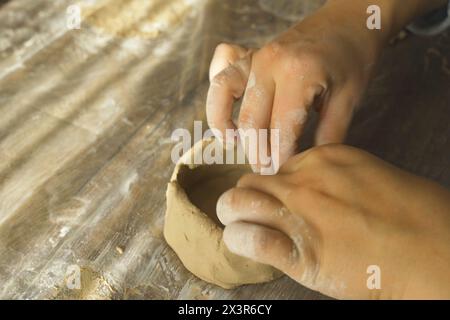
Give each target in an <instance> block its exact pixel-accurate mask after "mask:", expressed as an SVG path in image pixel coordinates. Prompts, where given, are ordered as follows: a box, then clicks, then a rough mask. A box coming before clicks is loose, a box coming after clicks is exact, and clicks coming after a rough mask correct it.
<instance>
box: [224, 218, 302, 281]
mask: <svg viewBox="0 0 450 320" xmlns="http://www.w3.org/2000/svg"><path fill="white" fill-rule="evenodd" d="M223 240H224V242H225V244H226V246H227V247H228V249H229V250H230V251H231V252H233V253H235V254H237V255H240V256H244V257H246V258H249V259H252V260H254V261H257V262H260V263H264V264H269V265H271V266H273V267H275V268H277V269H279V270H281V271H283V272H285V273H289V271H290V270H291V269H292V266H293V264H295V262H296V261H295V257H297V249H296V247H295V245H294V243H293V242H292V241H291V239H290V238H289V237H288V236H286V235H285V234H283V233H282V232H280V231H278V230H275V229H271V228H268V227H264V226H261V225H257V224H252V223H247V222H233V223H231V224H229V225H227V226H226V227H225V230H224V233H223Z"/></svg>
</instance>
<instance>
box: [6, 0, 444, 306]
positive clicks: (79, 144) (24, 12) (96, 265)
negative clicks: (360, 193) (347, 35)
mask: <svg viewBox="0 0 450 320" xmlns="http://www.w3.org/2000/svg"><path fill="white" fill-rule="evenodd" d="M80 2H81V3H86V6H83V23H82V26H81V29H80V30H67V28H66V27H65V25H66V8H67V6H68V5H70V4H72V3H74V1H69V0H61V1H58V2H57V3H55V2H54V1H50V0H36V1H28V0H12V1H9V2H7V3H6V4H3V5H2V6H0V28H1V29H2V32H1V34H0V114H1V116H0V298H62V299H64V298H92V299H109V298H113V299H118V298H129V299H133V298H145V299H154V298H158V299H176V298H191V299H211V298H216V299H221V298H233V299H264V298H280V299H324V298H326V297H324V296H322V295H320V294H318V293H315V292H312V291H310V290H308V289H305V288H303V287H302V286H300V285H298V284H296V283H295V282H293V281H292V280H290V279H288V278H287V277H284V278H282V279H280V280H277V281H274V282H271V283H267V284H262V285H254V286H243V287H240V288H238V289H235V290H223V289H220V288H218V287H216V286H213V285H209V284H207V283H205V282H203V281H201V280H199V279H197V278H196V277H194V276H193V275H191V274H190V273H189V272H187V271H186V270H185V269H184V267H183V266H182V265H181V263H180V261H179V260H178V258H177V257H176V255H175V254H174V253H173V252H172V251H171V249H170V248H168V246H167V245H166V244H165V242H164V239H163V237H162V226H163V218H164V211H165V189H166V184H167V182H168V179H169V177H170V175H171V172H172V170H173V167H174V165H173V164H172V162H171V160H170V151H171V147H172V143H171V141H170V134H171V133H172V131H173V130H174V129H176V128H188V129H189V128H191V126H192V122H193V121H194V120H201V119H204V101H205V92H206V89H207V78H206V74H207V67H208V63H209V60H210V57H211V54H212V51H213V48H214V47H215V45H216V44H217V43H219V42H221V41H228V42H237V43H240V44H243V45H247V46H252V47H257V46H259V45H261V44H262V43H264V42H265V41H267V39H270V38H271V37H273V36H274V35H275V34H277V33H279V32H280V31H282V30H284V29H285V28H287V27H288V26H289V25H290V23H292V19H293V18H292V15H291V16H289V17H288V18H286V19H284V18H283V14H282V13H283V12H284V11H283V10H281V9H280V8H268V7H267V1H256V0H255V1H252V0H248V1H233V6H231V5H229V4H227V3H230V2H224V1H206V0H205V1H203V0H197V1H195V0H191V1H182V0H174V1H163V0H154V1H151V2H150V5H148V7H147V8H146V10H142V11H143V12H144V14H138V12H135V11H133V10H134V9H133V7H132V4H131V3H130V2H126V1H123V2H122V3H125V7H124V8H123V10H115V9H117V3H118V1H113V0H103V1H100V0H99V1H87V0H86V1H80ZM300 2H301V1H300ZM278 9H279V10H278ZM120 12H132V13H133V14H131V15H130V16H129V17H128V18H127V17H123V16H122V17H120ZM290 13H292V12H290ZM300 15H301V13H299V16H300ZM125 18H126V19H129V20H127V21H128V23H126V24H120V23H117V22H120V21H123V20H120V21H119V19H125ZM141 26H142V28H141ZM449 59H450V33H449V32H446V33H444V34H442V35H439V36H437V37H434V38H418V37H414V36H409V37H407V38H406V39H404V40H402V41H400V42H398V43H396V44H395V45H393V46H391V47H389V48H388V49H387V50H386V52H385V55H384V57H383V59H382V62H381V64H380V68H379V72H378V75H377V76H376V77H375V79H374V81H373V82H372V84H371V87H370V89H369V92H368V94H367V97H366V99H365V100H364V101H363V103H362V105H361V109H360V110H359V112H358V114H357V115H356V117H355V120H354V123H353V126H352V128H351V130H350V135H349V139H348V142H349V143H350V144H352V145H355V146H358V147H361V148H364V149H366V150H368V151H370V152H372V153H375V154H376V155H378V156H380V157H382V158H383V159H386V160H388V161H390V162H392V163H394V164H395V165H398V166H400V167H402V168H405V169H406V170H409V171H411V172H414V173H416V174H419V175H422V176H426V177H429V178H431V179H434V180H436V181H438V182H439V183H441V184H443V185H445V186H447V187H450V170H449V168H450V140H449V136H450V121H449V113H450V91H449V88H450V64H449ZM312 126H313V121H312V122H311V123H310V126H309V129H308V132H307V134H306V136H305V139H304V140H303V142H302V145H303V148H306V147H308V146H310V141H311V132H312ZM199 259H202V257H199ZM72 265H76V266H79V268H80V270H81V278H82V283H81V284H82V287H81V289H80V290H73V289H69V288H68V287H67V285H66V273H67V270H68V268H70V266H72Z"/></svg>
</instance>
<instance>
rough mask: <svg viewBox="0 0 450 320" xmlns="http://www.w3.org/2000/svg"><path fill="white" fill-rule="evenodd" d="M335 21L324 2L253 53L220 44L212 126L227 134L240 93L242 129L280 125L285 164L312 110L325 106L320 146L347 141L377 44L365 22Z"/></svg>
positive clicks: (213, 72) (213, 71) (213, 74)
mask: <svg viewBox="0 0 450 320" xmlns="http://www.w3.org/2000/svg"><path fill="white" fill-rule="evenodd" d="M362 13H364V14H365V11H363V12H362ZM349 15H350V16H351V14H349ZM343 18H344V17H343ZM336 19H338V17H336V12H335V11H334V12H333V10H331V9H330V8H328V6H326V7H325V8H323V9H321V10H319V12H318V13H316V14H315V15H313V16H311V17H309V18H307V19H306V20H304V21H303V22H301V23H299V24H298V25H296V26H294V27H293V28H291V29H289V30H288V31H287V32H285V33H284V34H282V35H281V36H279V37H278V38H277V39H275V40H274V41H272V42H270V43H268V44H267V45H266V46H264V47H263V48H261V49H260V50H257V51H255V52H254V51H251V50H247V49H244V48H242V47H239V46H236V45H228V44H221V45H219V46H218V47H217V49H216V52H215V54H214V58H213V60H212V63H211V67H210V81H211V85H210V88H209V92H208V97H207V119H208V124H209V126H210V127H211V128H216V129H219V130H220V131H221V132H222V135H223V136H225V130H226V129H236V127H235V124H234V123H233V121H232V119H231V114H232V103H233V100H234V99H238V98H240V97H242V96H243V100H242V106H241V110H240V114H239V120H238V127H239V128H241V129H250V128H251V129H270V128H271V129H279V130H280V141H279V151H280V152H279V155H280V158H279V159H280V163H281V164H282V163H284V162H285V161H286V160H287V159H288V158H289V157H290V156H292V155H294V154H295V153H296V152H297V145H298V140H299V138H300V136H301V134H302V131H303V127H304V124H305V121H306V119H307V117H308V114H309V113H310V111H311V110H313V109H315V110H317V111H318V112H320V123H319V126H318V128H317V133H316V142H317V144H318V145H321V144H327V143H337V142H342V141H343V140H344V138H345V135H346V131H347V128H348V126H349V124H350V121H351V119H352V115H353V112H354V109H355V107H356V106H357V104H358V101H359V100H360V98H361V95H362V94H363V93H364V91H365V88H366V86H367V83H368V81H369V78H370V74H371V72H372V70H373V67H374V65H375V63H376V61H377V58H378V54H379V51H380V50H379V48H376V47H375V45H374V41H373V37H367V36H366V34H365V32H366V31H367V30H366V31H360V32H358V31H357V30H360V29H363V27H365V20H362V21H361V24H362V25H361V27H356V26H354V24H356V23H354V24H352V23H345V24H340V23H339V21H336ZM345 19H349V20H351V19H350V18H349V17H348V16H347V17H345ZM355 30H356V31H355ZM272 143H273V142H272ZM259 169H260V163H258V164H257V165H256V166H255V167H254V171H256V172H258V171H259Z"/></svg>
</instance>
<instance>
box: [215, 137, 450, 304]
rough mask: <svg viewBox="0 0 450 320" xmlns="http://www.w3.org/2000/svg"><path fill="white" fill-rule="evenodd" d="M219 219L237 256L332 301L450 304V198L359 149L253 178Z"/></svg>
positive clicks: (330, 152)
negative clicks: (376, 283)
mask: <svg viewBox="0 0 450 320" xmlns="http://www.w3.org/2000/svg"><path fill="white" fill-rule="evenodd" d="M217 214H218V217H219V219H220V221H221V222H222V223H223V224H224V225H225V230H224V241H225V244H226V245H227V246H228V248H229V249H230V250H231V251H232V252H234V253H236V254H238V255H242V256H245V257H248V258H250V259H253V260H255V261H259V262H261V263H265V264H269V265H272V266H274V267H276V268H278V269H280V270H281V271H283V272H284V273H286V274H287V275H289V276H290V277H291V278H292V279H294V280H296V281H298V282H299V283H301V284H302V285H304V286H306V287H309V288H311V289H313V290H317V291H320V292H322V293H324V294H326V295H328V296H331V297H335V298H347V299H349V298H350V299H353V298H357V299H360V298H361V299H367V298H380V299H386V298H395V299H397V298H419V299H420V298H426V299H429V298H447V299H448V298H450V274H449V266H450V192H449V191H448V190H445V189H444V188H442V187H440V186H439V185H437V184H435V183H433V182H431V181H428V180H425V179H423V178H420V177H416V176H414V175H411V174H409V173H407V172H404V171H402V170H400V169H398V168H395V167H393V166H391V165H389V164H388V163H386V162H383V161H382V160H380V159H378V158H376V157H374V156H372V155H370V154H368V153H366V152H363V151H360V150H358V149H355V148H352V147H347V146H342V145H327V146H322V147H316V148H313V149H310V150H308V151H306V152H304V153H301V154H299V155H297V156H295V157H293V158H291V159H290V160H289V161H288V162H287V163H286V164H285V165H284V166H283V167H282V168H281V169H280V172H279V174H277V175H274V176H260V175H256V174H250V175H246V176H244V177H242V178H241V179H240V181H239V182H238V184H237V187H236V188H234V189H231V190H229V191H227V192H225V193H224V194H223V195H222V196H221V197H220V199H219V201H218V204H217ZM371 265H376V266H378V267H379V268H380V271H381V289H380V290H377V289H375V290H369V289H368V287H367V279H368V277H369V274H367V268H368V267H369V266H371Z"/></svg>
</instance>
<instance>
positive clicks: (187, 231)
mask: <svg viewBox="0 0 450 320" xmlns="http://www.w3.org/2000/svg"><path fill="white" fill-rule="evenodd" d="M210 143H218V142H217V141H216V140H213V139H211V140H203V141H200V142H199V143H197V144H196V145H195V146H194V147H193V148H192V149H191V150H190V151H189V152H190V153H191V154H192V153H198V152H202V150H203V149H202V148H204V147H205V146H206V145H209V144H210ZM189 152H188V153H186V154H185V155H184V156H183V157H182V158H181V159H180V161H179V162H178V164H177V166H176V167H175V170H174V172H173V174H172V177H171V180H170V182H169V184H168V187H167V194H166V195H167V211H166V217H165V225H164V237H165V238H166V241H167V243H168V244H169V245H170V246H171V247H172V249H173V250H174V251H175V252H176V253H177V255H178V257H179V258H180V259H181V261H182V262H183V264H184V266H185V267H186V268H187V269H188V270H189V271H191V272H192V273H193V274H195V275H196V276H197V277H199V278H201V279H203V280H205V281H207V282H210V283H213V284H216V285H219V286H221V287H223V288H226V289H229V288H233V287H236V286H239V285H242V284H251V283H260V282H266V281H270V280H273V279H275V278H277V277H279V276H280V275H281V273H280V272H279V271H277V270H276V269H274V268H272V267H270V266H267V265H263V264H260V263H256V262H253V261H251V260H249V259H247V258H243V257H240V256H237V255H235V254H233V253H231V252H230V251H229V250H228V249H227V247H226V246H225V244H224V242H223V240H222V233H223V226H222V225H221V224H220V222H219V220H218V219H217V216H216V208H215V207H216V203H217V199H218V198H219V196H220V195H221V194H222V193H223V192H224V191H226V190H227V189H229V188H231V187H233V186H234V185H235V184H236V182H237V180H238V179H239V177H241V176H242V174H244V173H246V172H251V170H250V168H249V166H248V165H192V163H191V160H190V158H189V156H188V155H189ZM192 159H193V157H192Z"/></svg>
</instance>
